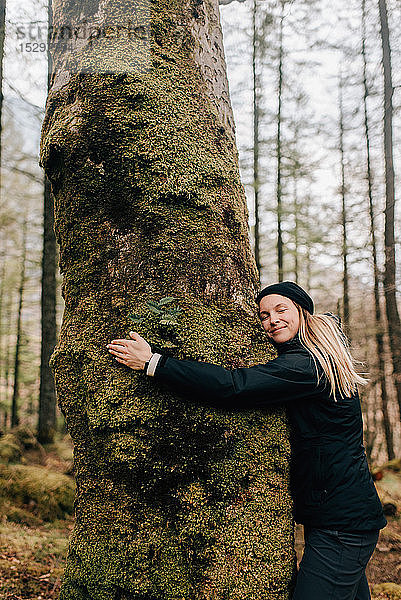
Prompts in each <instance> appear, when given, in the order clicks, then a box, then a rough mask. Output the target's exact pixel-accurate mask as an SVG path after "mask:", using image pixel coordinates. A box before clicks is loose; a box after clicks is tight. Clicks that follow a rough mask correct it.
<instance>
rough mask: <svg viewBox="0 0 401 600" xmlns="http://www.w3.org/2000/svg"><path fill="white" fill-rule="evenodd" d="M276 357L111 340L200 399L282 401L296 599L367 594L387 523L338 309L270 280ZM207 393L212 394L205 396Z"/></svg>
mask: <svg viewBox="0 0 401 600" xmlns="http://www.w3.org/2000/svg"><path fill="white" fill-rule="evenodd" d="M256 302H257V303H258V305H259V316H260V319H261V322H262V326H263V328H264V330H265V331H266V333H267V335H268V337H269V338H270V341H271V342H272V344H273V345H274V346H275V347H276V349H277V353H278V356H277V358H275V359H274V360H272V361H269V362H268V363H266V364H261V365H255V366H253V367H248V368H240V369H233V370H227V369H224V368H223V367H221V366H218V365H212V364H209V363H203V362H196V361H188V360H178V359H175V358H171V357H167V356H162V355H160V354H157V353H152V351H151V348H150V346H149V344H148V343H147V342H146V340H144V339H143V338H142V337H141V336H140V335H138V334H137V333H135V332H131V334H130V335H131V337H132V338H133V339H132V340H113V341H112V342H111V343H110V344H108V348H109V351H110V352H111V354H113V355H114V356H115V357H116V360H117V361H118V362H120V363H122V364H125V365H126V366H128V367H130V368H132V369H135V370H140V369H144V370H145V372H146V374H147V375H148V376H153V377H155V378H156V379H157V380H158V381H162V382H166V383H168V384H169V385H171V386H173V387H174V389H176V390H177V391H183V392H191V395H192V396H193V395H197V396H199V397H201V398H202V400H203V402H209V401H210V402H211V403H212V404H214V405H218V406H221V407H226V408H242V409H247V408H249V409H253V410H254V409H256V408H261V409H263V408H265V407H269V406H271V405H273V404H277V403H285V404H286V406H287V409H288V410H287V414H288V417H289V421H290V424H291V447H292V460H291V493H292V496H293V500H294V511H295V520H296V521H297V522H298V523H303V524H304V536H305V549H304V553H303V557H302V560H301V562H300V566H299V572H298V577H297V584H296V588H295V591H294V595H293V600H326V599H327V600H328V599H330V600H369V599H370V592H369V586H368V583H367V579H366V575H365V567H366V565H367V563H368V561H369V559H370V557H371V555H372V553H373V551H374V549H375V546H376V543H377V540H378V537H379V530H380V529H382V528H383V527H385V526H386V524H387V521H386V519H385V517H384V515H383V510H382V505H381V502H380V500H379V497H378V495H377V492H376V488H375V486H374V483H373V480H372V477H371V475H370V472H369V468H368V464H367V460H366V455H365V450H364V447H363V442H362V415H361V408H360V402H359V397H358V391H357V387H356V386H357V384H358V383H359V384H364V383H366V380H365V379H363V378H362V377H360V376H359V375H358V374H357V373H356V371H355V368H354V365H353V360H352V357H351V355H350V353H349V349H348V346H347V342H346V338H345V336H344V334H343V333H342V331H341V329H340V326H339V323H338V321H337V319H336V317H334V315H330V314H329V313H328V314H327V313H326V314H317V315H314V314H313V313H314V305H313V300H312V298H311V297H310V296H309V294H307V293H306V292H305V290H303V289H302V288H301V287H300V286H298V285H297V284H296V283H293V282H290V281H286V282H282V283H277V284H274V285H270V286H268V287H266V288H264V289H263V290H262V291H261V292H260V293H259V295H258V296H257V298H256ZM204 398H207V399H208V400H204Z"/></svg>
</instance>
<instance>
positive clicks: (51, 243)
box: [38, 0, 57, 444]
mask: <svg viewBox="0 0 401 600" xmlns="http://www.w3.org/2000/svg"><path fill="white" fill-rule="evenodd" d="M48 21H49V29H50V27H51V25H52V21H53V19H52V3H51V0H49V5H48ZM47 58H48V77H47V88H48V90H49V87H50V73H51V55H50V52H48V57H47ZM56 253H57V249H56V238H55V236H54V203H53V196H52V193H51V185H50V181H49V180H48V179H47V177H46V176H45V180H44V185H43V254H42V296H41V327H42V335H41V356H40V390H39V418H38V440H39V442H40V443H41V444H46V443H51V442H53V441H54V434H55V433H56V390H55V386H54V377H53V372H52V369H51V367H50V364H49V361H50V357H51V355H52V353H53V350H54V347H55V345H56V337H57V333H56V331H57V322H56V304H57V301H56V293H57V284H56Z"/></svg>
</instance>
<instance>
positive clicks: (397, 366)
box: [379, 0, 401, 415]
mask: <svg viewBox="0 0 401 600" xmlns="http://www.w3.org/2000/svg"><path fill="white" fill-rule="evenodd" d="M379 11H380V25H381V40H382V50H383V74H384V121H383V126H384V158H385V172H386V208H385V225H384V247H385V268H384V294H385V298H386V313H387V322H388V331H389V338H390V348H391V354H392V361H393V374H394V383H395V387H396V390H397V400H398V406H399V409H400V415H401V322H400V315H399V312H398V307H397V296H396V282H395V273H396V268H395V243H394V210H395V189H394V164H393V101H392V98H393V84H392V74H391V51H390V36H389V29H388V19H387V5H386V0H379Z"/></svg>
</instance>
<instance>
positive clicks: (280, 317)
mask: <svg viewBox="0 0 401 600" xmlns="http://www.w3.org/2000/svg"><path fill="white" fill-rule="evenodd" d="M259 317H260V320H261V321H262V327H263V329H264V330H265V331H266V332H267V335H268V336H269V338H271V339H272V340H273V341H274V342H276V343H277V344H282V343H283V342H287V341H288V340H291V339H292V338H293V337H294V336H295V335H296V334H297V332H298V329H299V313H298V309H297V307H296V306H295V304H294V303H293V301H292V300H290V299H289V298H286V297H285V296H280V294H269V295H268V296H264V298H262V300H261V301H260V303H259Z"/></svg>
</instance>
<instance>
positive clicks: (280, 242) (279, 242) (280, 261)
mask: <svg viewBox="0 0 401 600" xmlns="http://www.w3.org/2000/svg"><path fill="white" fill-rule="evenodd" d="M284 5H285V2H284V0H282V2H281V17H280V34H279V63H278V109H277V142H276V151H277V186H276V195H277V269H278V280H279V281H283V278H284V266H283V233H282V184H281V179H282V173H281V160H282V156H281V120H282V116H281V107H282V96H283V60H284V47H283V28H284Z"/></svg>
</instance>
